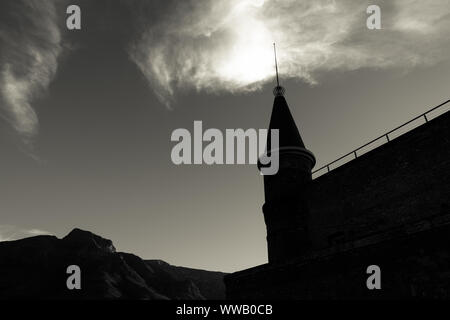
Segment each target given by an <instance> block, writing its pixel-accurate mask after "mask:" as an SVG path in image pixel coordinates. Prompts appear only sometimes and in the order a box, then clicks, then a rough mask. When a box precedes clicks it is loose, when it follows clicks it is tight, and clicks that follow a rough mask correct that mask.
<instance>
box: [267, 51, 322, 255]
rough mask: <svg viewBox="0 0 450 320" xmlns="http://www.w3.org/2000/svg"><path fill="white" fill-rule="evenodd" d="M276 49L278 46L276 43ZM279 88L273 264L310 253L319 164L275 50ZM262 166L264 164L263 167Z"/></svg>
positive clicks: (271, 184) (271, 214)
mask: <svg viewBox="0 0 450 320" xmlns="http://www.w3.org/2000/svg"><path fill="white" fill-rule="evenodd" d="M274 50H275V44H274ZM275 66H276V74H277V86H276V87H275V88H274V90H273V93H274V96H275V99H274V103H273V109H272V116H271V118H270V125H269V129H278V130H279V148H278V150H272V149H271V144H270V133H269V134H268V141H267V152H268V153H269V154H270V153H272V152H279V161H280V165H279V170H278V173H277V174H275V175H265V176H264V194H265V203H264V205H263V213H264V220H265V223H266V227H267V246H268V254H269V263H273V262H279V261H286V260H289V259H290V258H293V257H298V256H299V255H300V254H301V253H304V252H306V251H308V249H309V248H310V241H309V236H308V228H307V216H308V205H307V190H306V188H307V185H308V183H309V182H310V181H311V179H312V177H311V169H312V168H313V167H314V165H315V164H316V159H315V157H314V155H313V153H312V152H311V151H309V150H307V149H306V148H305V145H304V143H303V140H302V138H301V136H300V133H299V131H298V129H297V126H296V124H295V121H294V119H293V118H292V115H291V112H290V111H289V107H288V105H287V102H286V99H285V98H284V92H285V89H284V88H283V87H281V86H280V83H279V79H278V65H277V60H276V51H275ZM259 167H261V164H259Z"/></svg>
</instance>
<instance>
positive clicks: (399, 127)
mask: <svg viewBox="0 0 450 320" xmlns="http://www.w3.org/2000/svg"><path fill="white" fill-rule="evenodd" d="M449 102H450V100H447V101H445V102H443V103H441V104H440V105H438V106H436V107H434V108H432V109H430V110H428V111H427V112H425V113H422V114H421V115H419V116H417V117H415V118H414V119H411V120H409V121H408V122H405V123H403V124H402V125H400V126H398V127H397V128H395V129H392V130H391V131H388V132H386V133H385V134H383V135H381V136H379V137H378V138H375V139H373V140H371V141H369V142H367V143H366V144H364V145H362V146H360V147H359V148H357V149H355V150H353V151H350V152H349V153H347V154H345V155H343V156H342V157H340V158H338V159H336V160H334V161H332V162H330V163H328V164H326V165H324V166H323V167H320V168H319V169H317V170H314V171H313V172H312V174H313V175H314V174H316V173H318V172H320V171H325V169H326V171H325V172H324V173H322V174H320V175H318V176H316V177H314V178H318V177H319V176H321V175H323V174H326V173H328V172H330V171H331V170H333V169H336V168H337V167H339V166H340V165H338V166H336V167H335V168H330V167H331V166H332V165H333V164H336V163H337V162H339V161H341V160H343V159H345V158H347V157H349V156H352V158H351V159H349V160H348V161H346V162H345V163H347V162H349V161H352V160H354V159H356V158H358V151H360V150H362V149H364V148H365V147H367V146H369V145H371V144H373V143H374V142H376V141H379V140H381V139H383V140H385V141H384V142H383V143H382V144H385V143H388V142H390V141H391V140H392V137H389V135H390V134H392V133H394V132H396V131H398V130H399V129H401V128H404V127H405V126H407V125H408V124H410V123H412V122H414V121H416V120H418V119H421V118H423V119H425V123H427V122H428V121H430V120H431V119H429V117H427V115H429V114H430V113H431V112H433V111H436V110H437V109H439V108H441V107H442V106H444V105H446V104H448V103H449ZM449 106H450V105H449ZM447 111H448V110H447ZM447 111H444V112H443V113H441V114H439V115H437V116H435V117H434V118H436V117H438V116H440V115H442V114H444V113H445V112H447ZM434 118H433V119H434ZM411 130H412V129H411ZM408 131H410V130H408ZM408 131H406V132H408ZM406 132H403V133H401V134H399V135H398V136H400V135H402V134H404V133H406ZM398 136H397V137H398ZM394 138H396V137H394ZM371 150H373V149H371ZM369 151H370V150H369ZM366 152H368V151H366ZM366 152H364V153H366ZM361 155H362V154H361ZM361 155H359V156H361ZM343 164H344V163H342V164H341V165H343Z"/></svg>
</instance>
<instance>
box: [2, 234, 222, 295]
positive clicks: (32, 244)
mask: <svg viewBox="0 0 450 320" xmlns="http://www.w3.org/2000/svg"><path fill="white" fill-rule="evenodd" d="M70 265H77V266H79V267H80V269H81V290H69V289H67V286H66V281H67V278H68V277H69V276H70V274H67V273H66V270H67V267H68V266H70ZM224 275H225V273H222V272H212V271H204V270H197V269H190V268H184V267H177V266H172V265H170V264H168V263H166V262H164V261H161V260H143V259H141V258H140V257H138V256H136V255H133V254H130V253H123V252H116V249H115V247H114V245H113V243H112V241H111V240H109V239H105V238H102V237H100V236H98V235H96V234H94V233H92V232H89V231H84V230H80V229H74V230H72V231H71V232H70V233H69V234H68V235H67V236H65V237H64V238H62V239H58V238H57V237H55V236H48V235H43V236H35V237H30V238H25V239H21V240H15V241H5V242H0V299H17V298H20V299H22V298H32V299H187V300H191V299H192V300H203V299H224V298H225V285H224V283H223V276H224Z"/></svg>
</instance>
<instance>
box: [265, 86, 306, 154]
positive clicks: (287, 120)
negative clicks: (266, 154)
mask: <svg viewBox="0 0 450 320" xmlns="http://www.w3.org/2000/svg"><path fill="white" fill-rule="evenodd" d="M272 129H278V130H279V148H284V147H290V148H303V149H306V148H305V144H304V143H303V140H302V138H301V136H300V133H299V131H298V128H297V125H296V124H295V121H294V118H293V117H292V114H291V112H290V110H289V107H288V104H287V102H286V99H285V98H284V96H283V95H282V94H280V93H278V94H277V95H276V96H275V99H274V101H273V109H272V116H271V118H270V124H269V130H272ZM269 132H270V131H269ZM269 137H270V135H269V136H268V139H267V150H270V138H269Z"/></svg>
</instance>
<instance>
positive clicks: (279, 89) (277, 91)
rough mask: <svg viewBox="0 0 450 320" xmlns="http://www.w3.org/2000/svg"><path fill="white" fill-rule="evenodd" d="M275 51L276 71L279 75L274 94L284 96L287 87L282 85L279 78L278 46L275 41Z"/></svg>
mask: <svg viewBox="0 0 450 320" xmlns="http://www.w3.org/2000/svg"><path fill="white" fill-rule="evenodd" d="M273 53H274V56H275V71H276V75H277V86H276V87H275V88H274V89H273V95H274V96H275V97H278V96H284V92H285V89H284V88H283V87H282V86H280V79H279V78H278V61H277V48H276V45H275V42H274V43H273Z"/></svg>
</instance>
